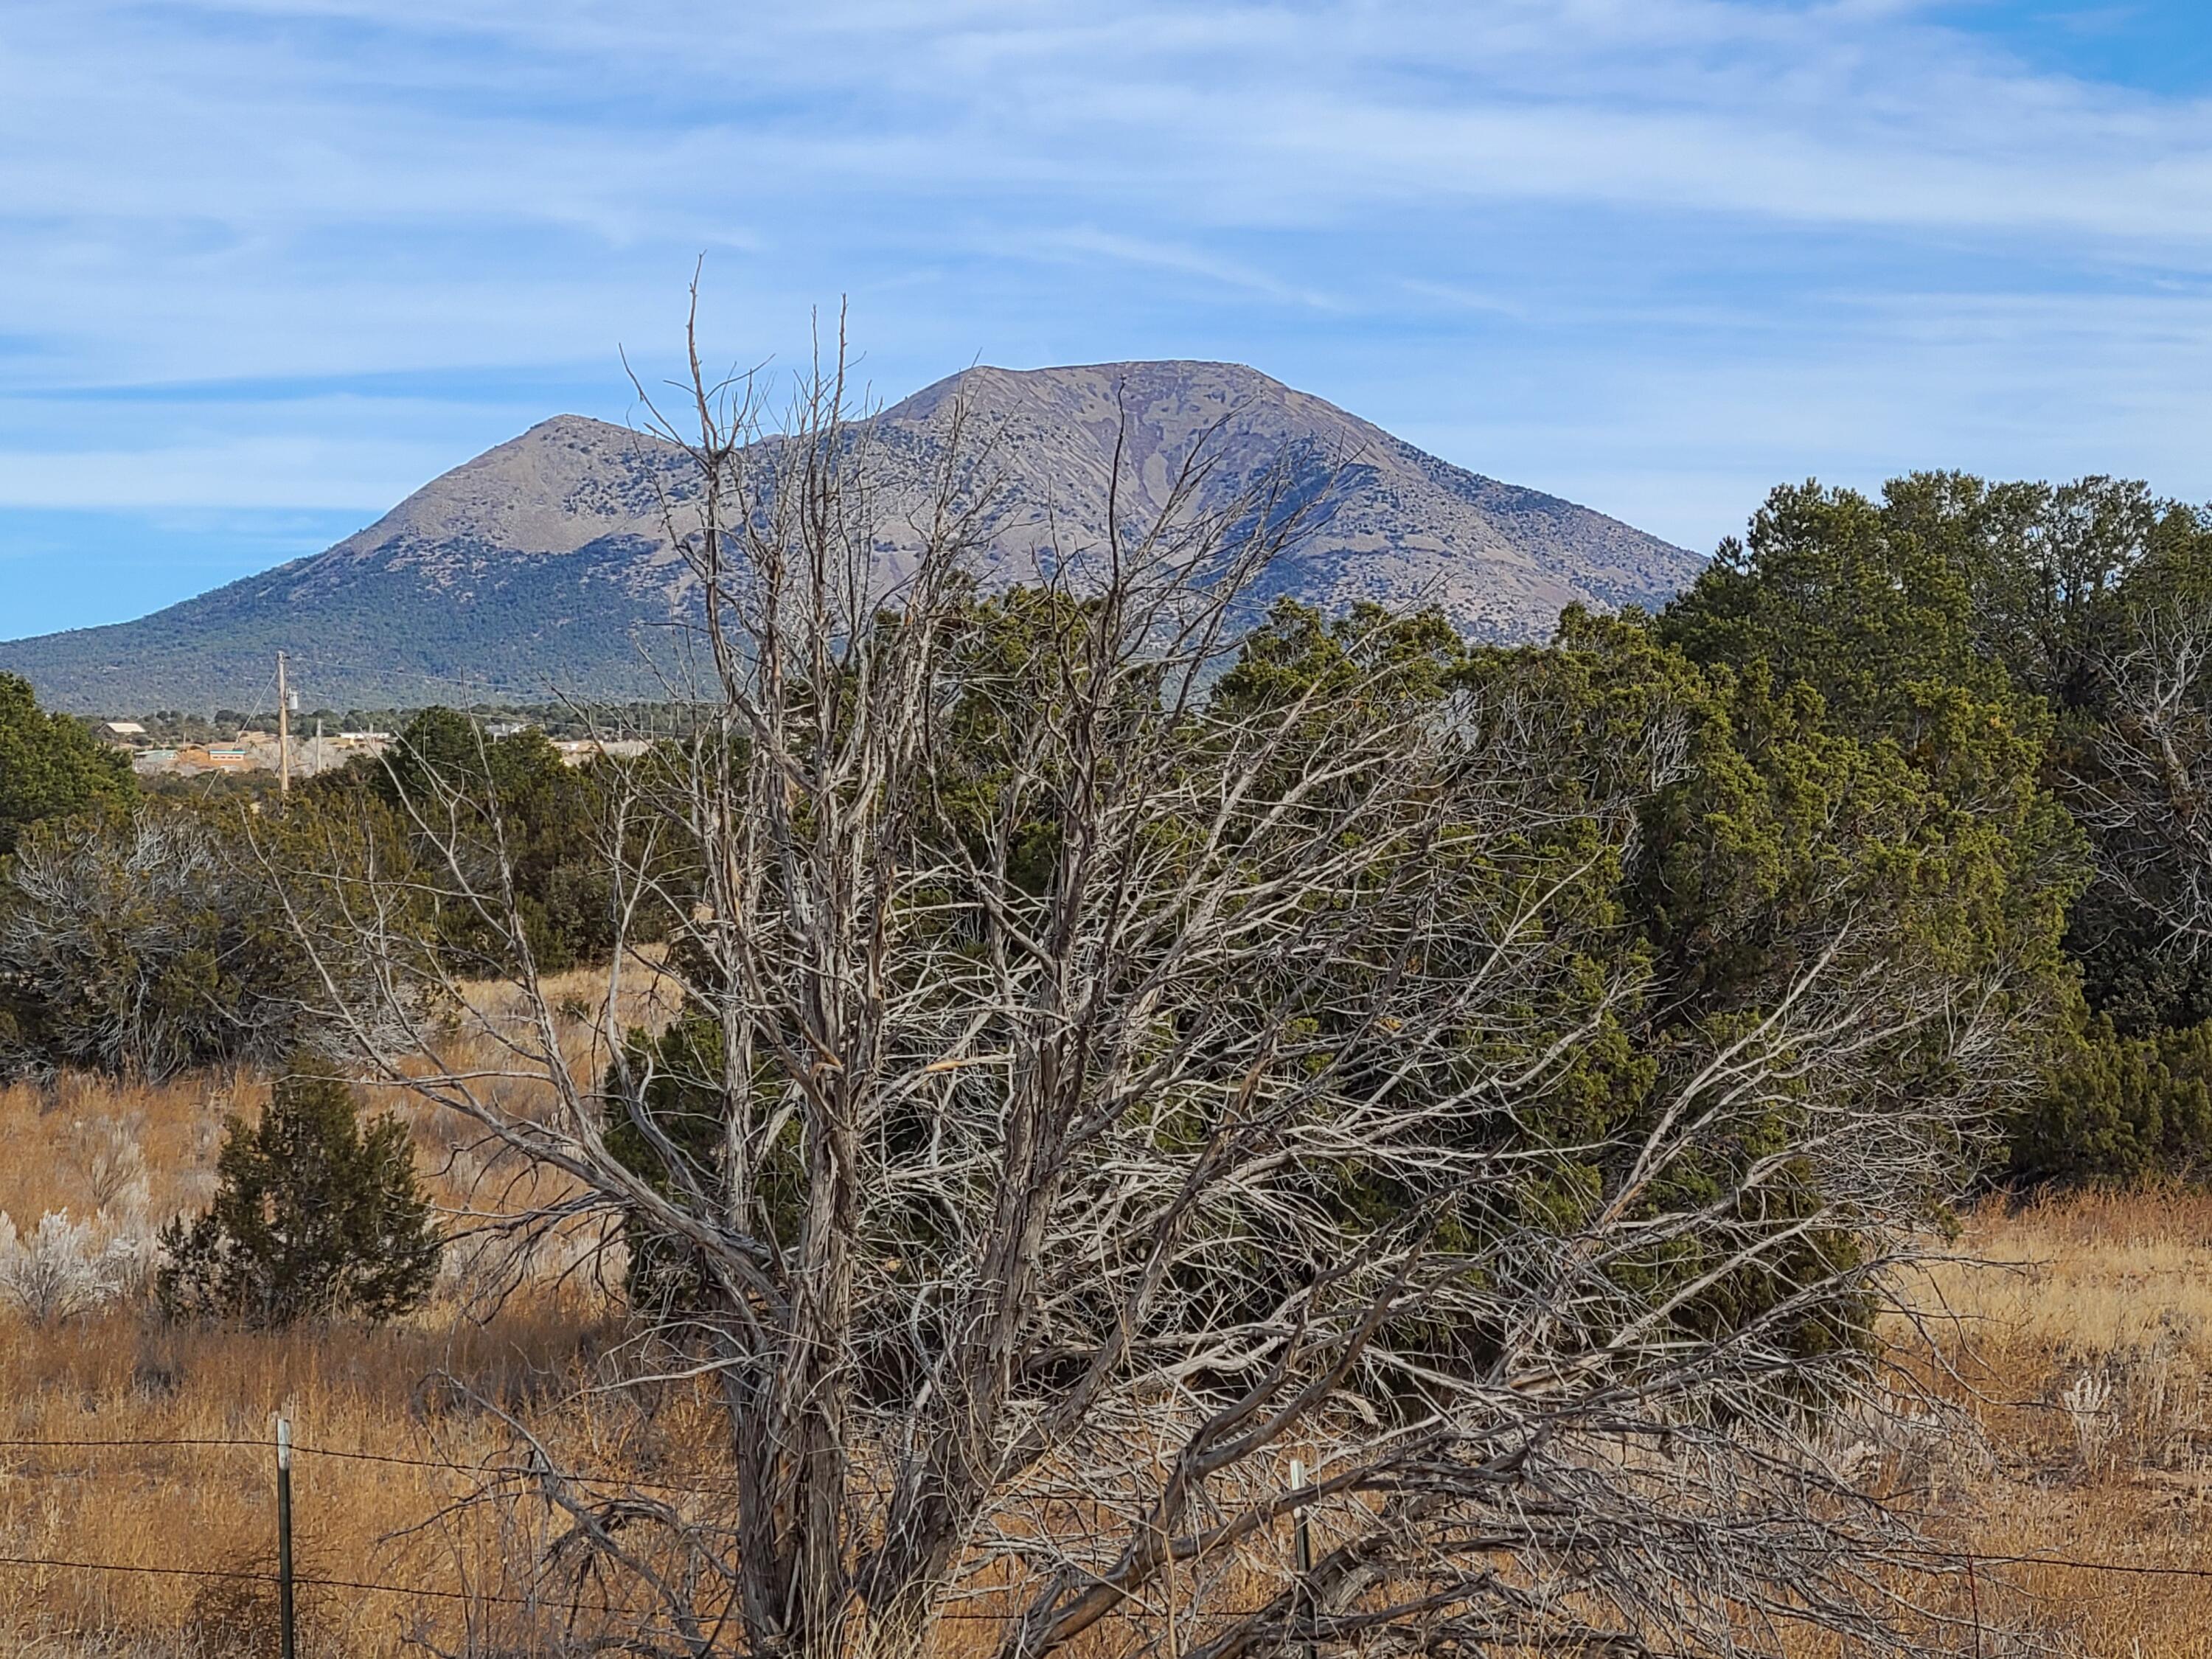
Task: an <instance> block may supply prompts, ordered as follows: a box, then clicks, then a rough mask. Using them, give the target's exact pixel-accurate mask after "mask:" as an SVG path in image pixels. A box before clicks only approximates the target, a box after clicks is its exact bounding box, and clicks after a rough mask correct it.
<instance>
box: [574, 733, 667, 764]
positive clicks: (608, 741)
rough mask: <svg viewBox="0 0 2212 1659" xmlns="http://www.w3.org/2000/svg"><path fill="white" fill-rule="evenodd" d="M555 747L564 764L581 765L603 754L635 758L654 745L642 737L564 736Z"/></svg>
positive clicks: (625, 758) (608, 756)
mask: <svg viewBox="0 0 2212 1659" xmlns="http://www.w3.org/2000/svg"><path fill="white" fill-rule="evenodd" d="M553 747H554V748H555V749H556V750H559V751H560V755H561V764H562V765H563V766H581V765H583V764H584V763H586V762H587V761H595V760H598V759H599V757H601V756H603V755H604V756H605V757H607V758H609V759H611V760H635V759H636V758H637V757H639V756H640V755H642V754H643V753H645V751H646V750H648V749H650V748H652V747H653V745H652V744H650V743H648V742H647V741H646V740H645V739H644V738H562V740H561V741H560V742H558V743H556V744H554V745H553Z"/></svg>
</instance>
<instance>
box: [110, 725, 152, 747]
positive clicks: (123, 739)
mask: <svg viewBox="0 0 2212 1659" xmlns="http://www.w3.org/2000/svg"><path fill="white" fill-rule="evenodd" d="M100 732H101V734H102V735H103V736H105V737H106V739H107V740H108V741H109V742H110V743H112V744H121V745H122V746H123V747H124V748H126V749H138V748H143V747H144V745H145V743H146V728H145V727H144V726H141V725H140V724H139V723H138V722H137V720H103V721H101V722H100Z"/></svg>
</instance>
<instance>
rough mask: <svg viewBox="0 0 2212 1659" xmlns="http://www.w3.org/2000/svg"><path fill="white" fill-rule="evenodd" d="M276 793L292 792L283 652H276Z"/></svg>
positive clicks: (289, 707)
mask: <svg viewBox="0 0 2212 1659" xmlns="http://www.w3.org/2000/svg"><path fill="white" fill-rule="evenodd" d="M276 793H278V794H279V795H289V794H290V793H292V704H291V692H290V688H289V687H288V686H287V685H286V684H284V653H283V652H282V651H279V652H278V653H276Z"/></svg>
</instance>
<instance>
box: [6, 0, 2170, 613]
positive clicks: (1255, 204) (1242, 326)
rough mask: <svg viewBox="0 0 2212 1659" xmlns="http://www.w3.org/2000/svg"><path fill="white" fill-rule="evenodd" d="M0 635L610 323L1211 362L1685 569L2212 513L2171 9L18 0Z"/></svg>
mask: <svg viewBox="0 0 2212 1659" xmlns="http://www.w3.org/2000/svg"><path fill="white" fill-rule="evenodd" d="M0 157H4V165H0V637H9V636H14V635H22V634H29V633H36V632H40V631H44V630H46V629H56V628H63V627H73V626H80V625H84V624H89V623H100V622H107V621H115V620H119V619H122V618H124V617H131V616H135V615H137V614H140V613H142V612H143V611H149V610H152V609H155V608H157V607H159V606H160V605H164V604H167V603H169V602H171V601H173V600H175V599H179V598H183V597H185V596H186V595H188V594H190V593H192V592H198V591H200V590H202V589H204V588H206V587H208V586H213V585H215V584H216V583H217V582H220V581H222V580H228V579H230V578H232V577H234V576H237V575H241V574H246V573H248V572H250V571H252V570H256V569H259V568H264V567H266V566H267V565H269V564H271V563H274V562H277V561H279V560H281V559H283V558H286V557H289V556H295V555H297V554H300V553H304V552H309V551H313V550H317V549H319V548H320V547H322V546H324V545H325V544H328V543H329V542H330V541H331V540H334V539H336V538H337V537H339V536H341V535H343V534H344V533H346V532H349V531H350V530H352V529H354V528H356V527H357V526H360V525H362V524H364V523H366V522H368V521H369V520H372V519H374V517H376V516H377V515H378V514H379V513H381V512H382V511H384V510H385V509H386V507H390V506H391V505H392V503H393V502H394V501H397V500H398V499H399V497H401V496H402V495H404V494H406V493H407V492H408V491H409V490H410V489H413V488H414V487H416V485H417V484H419V483H422V482H423V481H425V480H426V479H428V478H429V477H432V476H433V475H435V473H437V472H438V471H441V470H443V469H444V468H446V467H448V466H451V465H454V464H456V463H458V462H459V461H461V460H464V459H467V458H468V457H469V456H470V455H471V454H474V453H477V452H478V451H480V450H482V449H483V448H486V447H489V446H490V445H491V444H493V443H495V442H498V441H501V440H502V439H505V438H507V437H510V436H512V435H514V434H515V433H516V432H519V431H520V430H521V429H522V428H525V427H526V426H528V425H530V424H531V423H532V422H535V421H537V420H539V419H542V418H544V416H547V415H550V414H553V413H556V412H558V411H561V410H574V411H577V412H580V413H584V414H590V415H596V416H601V417H603V418H607V419H612V420H623V419H626V418H629V416H630V415H631V412H632V410H631V399H630V394H629V387H628V384H627V382H626V380H624V378H623V373H622V368H621V363H620V360H619V358H618V356H617V353H618V351H619V350H622V349H627V350H628V352H629V354H630V356H631V358H632V361H634V362H637V363H639V364H640V365H641V367H643V368H645V369H646V371H647V373H648V374H652V373H654V372H656V370H657V369H658V368H661V367H665V365H667V364H668V363H669V362H671V359H672V355H673V349H674V347H675V346H676V345H677V343H678V337H679V332H680V328H681V324H682V313H683V305H684V284H685V283H686V282H687V280H688V279H689V277H690V272H691V269H692V265H693V263H694V262H695V260H696V259H698V258H699V257H700V256H701V255H702V254H703V255H704V256H705V260H706V276H705V283H706V307H705V317H706V323H707V327H708V337H709V339H710V340H711V342H712V343H714V346H715V347H716V349H718V350H719V351H720V353H721V355H722V356H724V357H725V358H726V360H728V361H730V362H755V361H758V360H760V359H763V358H773V359H779V360H781V361H784V362H790V361H792V360H793V358H794V357H795V356H797V355H798V354H799V352H800V351H802V350H803V349H804V347H805V339H806V334H807V328H808V317H809V313H810V309H811V307H815V306H817V305H822V306H825V307H834V306H835V305H836V302H837V300H838V297H839V296H840V295H849V296H850V302H851V308H852V326H853V332H854V338H855V340H856V341H857V343H859V345H860V348H861V349H862V350H863V351H864V353H865V356H866V374H867V375H868V376H869V377H870V379H871V380H872V382H873V384H874V386H875V387H876V388H877V390H878V392H880V393H881V394H882V395H883V396H884V397H885V398H896V397H898V396H901V395H903V394H904V393H905V392H909V391H911V390H913V389H915V388H916V387H918V386H921V385H923V384H925V383H927V381H929V380H934V379H937V378H938V377H939V376H941V375H943V374H947V373H950V372H951V371H953V370H955V369H957V368H960V367H962V366H963V365H964V364H966V363H968V362H971V361H975V360H978V359H980V360H981V361H984V362H994V363H1001V364H1006V365H1009V366H1012V367H1031V366H1036V365H1042V364H1048V363H1060V362H1100V361H1107V360H1112V359H1118V358H1125V357H1139V356H1194V357H1213V358H1227V359H1233V360H1237V361H1241V362H1249V363H1251V364H1254V365H1255V366H1256V367H1258V368H1262V369H1265V370H1266V371H1267V372H1268V373H1270V374H1275V375H1277V376H1278V377H1279V378H1281V379H1283V380H1288V381H1290V382H1291V383H1292V384H1294V385H1297V386H1301V387H1304V389H1306V390H1309V391H1311V392H1317V393H1319V394H1321V395H1322V396H1324V397H1327V398H1331V399H1333V400H1334V401H1335V402H1337V403H1340V404H1343V405H1345V406H1346V407H1347V408H1349V409H1351V410H1354V411H1355V412H1357V413H1358V414H1361V415H1364V416H1367V417H1368V418H1370V419H1371V420H1374V421H1376V422H1379V423H1381V424H1382V425H1383V426H1385V427H1388V428H1391V429H1392V430H1394V431H1395V432H1398V433H1399V434H1401V435H1403V436H1405V437H1407V438H1409V439H1411V440H1413V441H1415V442H1417V443H1420V444H1422V445H1424V446H1425V447H1428V448H1431V449H1432V450H1434V451H1435V452H1437V453H1439V454H1441V455H1443V456H1445V457H1447V458H1448V459H1451V460H1454V461H1456V462H1459V463H1461V464H1462V465H1467V466H1470V467H1473V468H1475V469H1476V470H1478V471H1484V472H1487V473H1490V474H1492V475H1493V476H1496V477H1503V478H1507V479H1510V480H1512V481H1514V482H1516V483H1527V484H1533V485H1536V486H1538V487H1541V488H1544V489H1553V490H1556V491H1558V492H1559V493H1561V494H1563V495H1569V496H1571V497H1573V498H1574V499H1576V500H1578V501H1585V502H1587V503H1589V504H1590V505H1592V506H1595V507H1600V508H1602V509H1604V510H1605V511H1607V512H1611V513H1617V514H1619V515H1620V516H1621V517H1623V518H1626V519H1628V520H1631V521H1632V522H1634V523H1636V524H1638V525H1640V526H1644V527H1645V528H1647V529H1650V530H1652V531H1655V532H1658V533H1660V534H1662V535H1665V536H1668V537H1669V538H1672V539H1674V540H1676V541H1679V542H1682V543H1684V544H1688V545H1692V546H1695V547H1699V548H1700V549H1709V548H1710V547H1711V544H1712V543H1713V541H1714V540H1715V539H1716V538H1718V537H1719V536H1721V535H1723V534H1724V533H1726V532H1729V530H1731V529H1733V528H1735V527H1737V526H1740V525H1741V522H1742V520H1743V519H1744V518H1745V516H1746V515H1747V513H1749V512H1750V510H1751V509H1752V508H1753V507H1754V506H1755V505H1756V504H1757V502H1758V501H1759V498H1760V497H1761V496H1762V495H1764V493H1765V490H1766V489H1767V488H1768V487H1769V486H1771V484H1773V483H1777V482H1779V481H1782V480H1785V479H1802V478H1804V477H1808V476H1818V477H1821V478H1822V479H1824V480H1828V481H1832V482H1837V483H1855V484H1861V485H1868V486H1872V485H1875V484H1878V483H1880V481H1881V479H1882V478H1883V477H1886V476H1888V475H1890V474H1892V473H1894V472H1896V471H1902V470H1905V469H1907V468H1912V467H1923V466H1959V467H1966V468H1969V469H1972V470H1975V471H1984V472H1988V473H1991V474H1998V475H2003V476H2008V477H2011V476H2037V477H2070V476H2075V475H2077V474H2081V473H2084V472H2116V473H2122V474H2126V475H2130V476H2135V477H2146V478H2148V479H2149V480H2150V481H2151V482H2152V483H2153V484H2154V486H2155V487H2156V488H2157V489H2160V490H2161V491H2164V492H2166V493H2169V494H2172V495H2179V496H2183V497H2187V498H2190V499H2192V500H2204V499H2208V498H2212V443H2208V442H2207V436H2208V434H2212V6H2208V5H2206V4H2205V3H2204V0H2134V3H2129V0H2106V3H2100V0H2075V3H2067V0H1980V3H1977V0H1948V3H1933V0H1930V3H1916V0H1434V3H1429V0H1291V3H1283V4H1275V5H1246V4H1232V3H1218V4H1217V3H1204V0H1132V3H1126V4H1119V5H1117V4H1115V3H1112V0H1087V3H1081V4H1073V3H1070V4H1061V3H1057V0H931V3H919V0H916V3H902V4H889V3H872V0H811V3H808V4H805V5H803V6H772V5H763V4H760V3H757V0H756V3H753V4H743V3H738V4H732V3H729V0H719V3H703V0H702V3H694V0H623V3H601V0H239V3H232V4H222V5H217V4H199V3H188V0H158V3H142V4H127V3H110V0H17V3H13V4H8V5H4V6H0Z"/></svg>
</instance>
